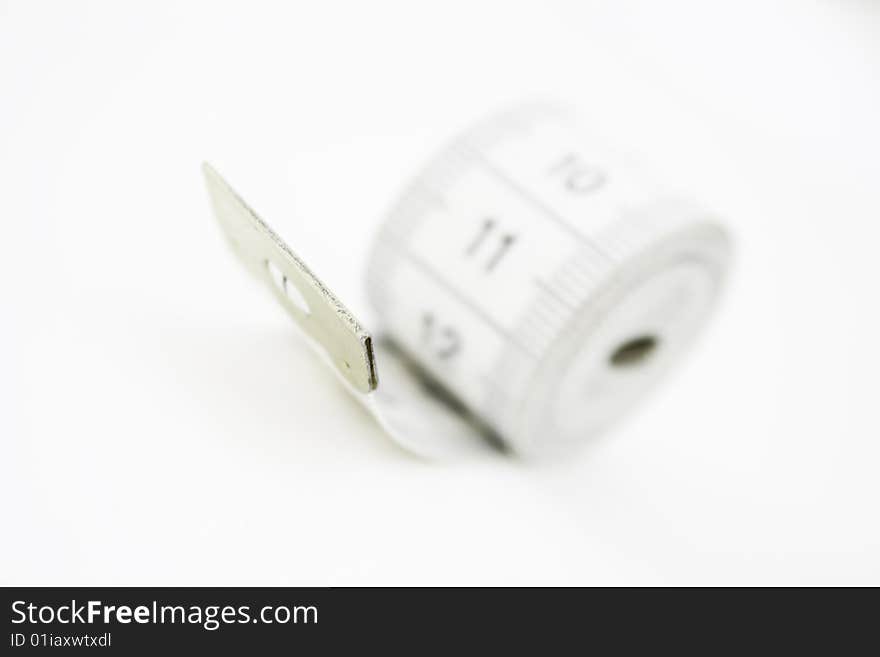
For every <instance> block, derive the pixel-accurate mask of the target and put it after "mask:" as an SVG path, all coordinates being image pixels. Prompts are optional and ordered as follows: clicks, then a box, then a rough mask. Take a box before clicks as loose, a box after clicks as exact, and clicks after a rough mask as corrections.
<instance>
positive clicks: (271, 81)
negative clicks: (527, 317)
mask: <svg viewBox="0 0 880 657" xmlns="http://www.w3.org/2000/svg"><path fill="white" fill-rule="evenodd" d="M534 99H539V100H560V101H563V102H567V103H571V104H574V105H576V106H578V107H579V108H580V109H581V111H582V113H583V115H584V116H585V117H586V119H587V122H588V124H590V125H591V127H592V128H594V129H595V131H596V133H597V134H600V135H601V136H603V137H605V138H606V139H607V141H610V142H612V143H615V144H617V145H618V146H620V147H621V148H623V149H627V150H629V151H630V152H632V153H634V154H636V155H637V156H638V157H640V158H641V159H643V160H645V161H646V162H648V164H649V165H650V166H654V167H655V168H658V169H660V170H661V171H662V172H663V174H664V176H666V177H667V178H668V179H670V180H673V181H675V182H677V183H678V184H679V186H680V187H682V188H685V189H689V190H691V191H692V192H693V194H694V196H695V197H696V198H698V199H700V200H702V201H703V202H705V203H707V204H709V205H710V206H712V207H713V208H715V209H716V210H717V211H718V212H719V213H721V214H723V215H724V216H726V217H727V218H728V221H729V225H730V226H731V228H732V230H733V231H734V233H735V235H736V237H737V246H738V259H737V268H736V272H735V276H734V278H733V281H732V285H731V287H730V288H729V290H728V294H727V296H726V299H725V301H724V304H723V305H722V308H721V312H720V313H718V315H717V316H716V317H715V321H714V322H713V324H712V327H711V330H710V331H709V332H708V333H707V334H706V336H705V339H703V340H702V341H701V343H700V344H699V346H698V348H697V349H696V350H695V352H694V353H693V355H692V357H691V358H690V359H689V360H688V362H687V363H686V364H685V365H684V366H683V367H682V368H680V369H679V370H677V372H676V373H675V375H674V376H673V377H672V378H671V380H669V382H668V384H667V385H666V386H664V387H662V389H661V390H659V391H658V392H657V393H656V394H655V395H653V396H652V397H651V399H650V400H648V402H647V403H646V404H644V405H643V406H641V407H640V408H639V410H638V411H637V412H636V413H634V414H633V415H632V417H630V418H629V419H628V420H627V421H626V422H625V423H623V424H622V425H619V426H618V427H617V428H616V430H615V431H613V432H612V433H611V434H610V435H608V436H607V437H606V438H604V439H602V440H599V441H597V442H595V443H593V444H592V445H590V446H589V447H588V448H587V449H586V450H585V451H584V452H583V453H581V454H579V455H577V456H576V457H573V458H571V459H568V460H566V461H565V462H562V463H553V464H547V463H542V464H532V463H527V462H523V461H521V460H517V459H513V458H504V457H500V456H495V457H486V458H484V459H478V460H474V461H469V462H464V463H459V464H456V465H430V464H426V463H423V462H421V461H418V460H416V459H413V458H411V457H409V456H407V455H406V454H404V453H403V452H401V451H400V450H399V449H397V448H395V447H394V446H393V445H392V444H391V443H390V442H389V441H388V440H387V439H386V438H385V436H383V434H382V433H381V432H380V430H379V429H377V428H376V427H375V426H374V425H373V424H372V423H371V422H370V421H369V418H368V417H367V416H366V414H365V413H364V412H363V411H362V410H361V409H360V408H359V407H358V406H357V405H356V404H355V403H354V402H352V401H351V400H350V399H348V398H347V397H346V396H345V395H344V394H343V391H342V389H341V388H340V386H339V384H338V383H337V382H336V380H335V379H334V377H333V376H332V375H329V374H328V373H326V372H325V371H324V369H323V367H322V364H321V363H320V362H319V361H318V360H317V359H316V358H314V357H313V356H312V355H311V353H310V352H309V351H308V350H307V348H306V347H305V346H303V345H302V344H301V343H300V342H299V341H298V339H297V335H296V333H295V331H294V330H293V329H292V328H291V326H290V321H289V319H288V318H287V316H286V315H285V314H284V313H283V311H282V310H281V309H280V308H278V307H276V305H275V304H274V303H273V302H272V300H271V299H270V297H269V295H268V294H267V293H266V292H265V291H264V290H263V289H261V288H259V287H258V286H257V285H256V284H254V283H253V281H251V280H250V279H248V278H247V277H246V276H245V275H244V274H243V272H242V271H241V270H240V268H239V266H238V264H237V263H236V262H235V261H234V259H233V257H232V255H231V253H230V252H229V250H228V249H227V248H226V246H225V244H224V242H223V240H222V238H221V236H220V235H219V231H218V230H217V228H216V226H215V225H214V223H213V219H212V217H211V215H210V212H209V208H208V204H207V201H206V195H205V192H204V189H203V186H202V181H201V179H200V172H199V163H200V162H201V161H202V160H203V159H208V160H211V161H212V162H213V163H214V164H215V165H216V166H217V167H218V168H219V169H220V170H221V171H222V172H223V173H224V174H225V175H226V176H227V177H228V178H229V179H230V180H231V181H232V182H233V184H234V185H235V186H236V187H237V188H238V189H239V190H240V191H241V192H242V193H243V194H244V195H245V197H246V198H247V199H248V200H249V201H250V202H251V204H252V205H254V206H255V207H256V208H257V209H258V211H260V213H261V214H262V215H263V216H264V217H266V218H267V219H268V220H269V221H270V222H271V223H272V224H273V225H274V226H275V227H276V228H277V229H278V230H279V232H280V233H281V234H282V235H284V236H285V237H286V238H287V240H288V241H289V242H290V243H291V244H293V245H294V247H295V248H296V249H298V250H299V252H300V253H302V254H304V256H306V258H307V259H308V260H309V261H310V263H311V264H312V265H313V266H314V268H315V269H316V270H317V271H318V272H319V273H320V274H321V276H322V277H323V278H324V279H325V280H326V281H327V282H328V283H329V284H330V285H331V287H333V288H335V289H337V291H338V292H339V293H340V296H342V297H343V298H344V299H346V300H347V301H349V303H350V305H351V306H352V307H353V309H354V310H356V311H357V310H360V309H364V304H363V301H362V293H361V289H360V283H361V281H360V279H359V271H360V270H359V267H360V265H361V263H362V261H363V256H364V251H365V246H364V242H365V240H366V239H367V237H368V236H369V235H370V233H371V231H372V230H373V229H374V228H375V226H376V225H377V223H378V222H379V220H380V219H381V217H382V214H383V212H384V211H385V210H386V209H387V208H388V206H389V204H390V203H391V201H392V200H393V198H394V195H395V192H396V191H397V189H398V188H399V186H400V183H401V182H402V181H403V180H404V179H405V177H406V176H407V175H409V174H410V173H412V171H413V169H414V167H415V166H416V165H417V164H418V163H419V162H421V161H423V160H424V159H425V157H426V156H428V155H429V154H430V152H431V151H432V150H433V149H434V148H435V147H436V146H437V145H439V144H440V143H441V142H442V141H443V139H444V138H445V137H446V136H447V135H449V134H451V133H454V132H455V131H457V130H458V129H459V128H461V127H463V126H465V125H466V124H467V123H469V122H470V121H472V120H473V119H475V118H479V117H482V116H483V115H485V114H486V113H487V112H489V111H492V110H496V109H499V108H502V107H504V106H505V105H507V104H509V103H512V102H517V101H521V100H534ZM878 117H880V8H878V6H877V5H876V4H873V3H870V2H858V1H856V0H846V1H840V2H789V3H779V2H769V3H768V2H760V3H750V2H737V3H706V2H693V3H682V2H662V3H660V2H645V3H643V4H640V3H611V2H609V3H585V2H574V1H572V2H552V1H550V0H541V1H539V2H530V3H517V2H493V3H487V2H474V1H473V0H470V1H467V2H452V1H449V0H446V1H444V2H442V3H439V2H438V3H431V4H428V3H419V2H379V1H371V2H351V3H338V2H309V3H306V2H303V3H280V2H279V3H273V4H265V5H263V4H259V3H254V2H241V3H237V4H224V3H220V2H206V3H204V4H201V5H200V4H196V3H177V2H175V3H161V2H145V3H142V4H137V3H109V2H108V3H86V2H77V3H74V2H56V3H47V2H12V3H10V2H0V192H2V193H0V222H2V224H0V225H2V237H0V275H2V279H0V280H2V283H0V285H2V288H0V291H2V296H0V320H2V321H0V393H2V394H0V438H2V440H0V445H2V447H0V449H2V452H0V512H2V518H0V532H2V536H0V581H2V582H4V583H20V584H217V585H219V584H279V585H280V584H300V585H328V584H334V585H335V584H362V583H370V584H625V583H632V584H663V583H672V584H813V583H829V584H845V583H873V584H880V524H878V501H880V478H878V466H880V420H878V406H880V405H878V396H880V385H878V372H880V346H878V342H880V318H878V296H880V295H878V292H877V287H878V283H880V256H878V245H877V242H878V238H880V228H878V225H880V185H878V173H880V157H878V153H880V118H878Z"/></svg>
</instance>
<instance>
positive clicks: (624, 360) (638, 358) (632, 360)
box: [608, 335, 659, 367]
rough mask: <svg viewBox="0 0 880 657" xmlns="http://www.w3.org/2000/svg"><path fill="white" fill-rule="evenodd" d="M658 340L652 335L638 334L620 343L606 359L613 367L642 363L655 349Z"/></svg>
mask: <svg viewBox="0 0 880 657" xmlns="http://www.w3.org/2000/svg"><path fill="white" fill-rule="evenodd" d="M658 342H659V341H658V340H657V338H656V337H655V336H653V335H638V336H636V337H634V338H631V339H629V340H627V341H626V342H623V343H621V345H620V346H619V347H617V349H615V350H614V351H612V352H611V356H610V357H609V358H608V361H609V362H610V363H611V364H612V365H614V366H615V367H632V366H634V365H638V364H640V363H644V362H645V361H646V360H647V359H648V358H649V357H650V356H651V354H652V353H654V351H655V350H656V349H657V344H658Z"/></svg>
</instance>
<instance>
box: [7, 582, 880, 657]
mask: <svg viewBox="0 0 880 657" xmlns="http://www.w3.org/2000/svg"><path fill="white" fill-rule="evenodd" d="M0 590H2V597H3V607H4V611H3V618H4V629H5V634H4V636H3V639H2V644H3V650H2V652H3V654H9V655H16V654H21V655H27V654H34V653H41V654H42V653H46V652H50V651H51V652H53V653H54V654H67V652H68V651H73V652H75V653H84V652H87V651H88V652H92V653H94V652H99V653H115V654H126V655H131V654H156V653H157V652H160V651H161V652H169V651H170V652H171V653H172V654H176V653H177V652H183V651H190V650H195V651H199V652H200V653H201V652H204V651H209V650H222V651H224V652H227V651H232V652H242V653H250V652H252V651H254V650H272V651H273V652H278V651H281V650H283V651H285V652H290V651H291V650H307V651H309V654H312V653H315V652H326V651H328V650H336V649H339V650H342V649H347V650H351V649H353V648H355V649H356V648H360V649H362V650H366V649H370V650H378V649H383V648H398V649H405V650H406V651H407V652H409V653H415V654H418V653H421V652H426V651H429V650H431V651H433V650H436V649H437V648H439V647H445V648H446V649H447V650H454V651H459V650H463V651H465V652H468V651H470V650H473V649H474V648H476V647H477V646H483V647H486V648H489V649H493V652H494V651H495V650H497V649H499V648H501V647H502V646H505V645H508V646H514V647H520V648H521V647H523V646H524V645H527V644H530V645H540V646H542V647H543V649H542V650H541V652H542V653H543V652H545V651H549V652H550V653H557V652H584V651H587V650H589V649H596V648H599V647H602V646H604V647H606V648H616V649H626V650H627V651H629V650H636V649H644V648H645V647H646V645H647V646H651V645H653V646H655V647H661V646H665V647H678V648H683V647H686V646H691V647H695V648H698V649H699V648H702V649H705V650H712V651H714V649H716V648H723V647H726V648H732V647H737V648H738V649H748V650H753V649H755V648H770V647H776V648H779V649H791V648H792V646H794V645H796V644H799V643H803V644H807V645H809V646H810V647H811V648H814V649H815V648H817V647H821V646H824V647H825V648H827V649H828V650H833V651H835V652H840V650H841V649H843V648H845V647H847V646H848V645H849V646H858V645H860V644H861V643H862V637H865V638H866V640H868V641H869V643H868V644H865V646H867V645H872V644H875V642H876V637H875V636H872V635H870V634H869V631H871V630H872V628H873V626H874V624H875V623H876V618H877V611H878V604H877V600H878V596H877V591H876V590H867V589H864V590H848V591H845V590H828V589H826V590H805V589H801V590H783V589H775V590H748V589H734V590H709V589H695V590H686V589H677V590H662V589H642V590H640V589H628V590H627V589H553V590H548V589H307V588H303V589H291V588H195V589H190V588H7V589H0ZM645 642H647V644H646V643H645Z"/></svg>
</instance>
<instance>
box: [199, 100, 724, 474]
mask: <svg viewBox="0 0 880 657" xmlns="http://www.w3.org/2000/svg"><path fill="white" fill-rule="evenodd" d="M204 170H205V176H206V180H207V185H208V190H209V192H210V196H211V199H212V203H213V206H214V210H215V213H216V215H217V218H218V219H219V221H220V224H221V226H222V227H223V229H224V232H225V233H226V235H227V237H228V238H229V241H230V242H231V243H232V245H233V247H234V248H235V250H236V251H237V253H238V254H239V256H240V257H241V259H242V260H243V261H244V263H245V264H246V265H248V267H249V268H250V269H251V270H252V271H253V272H254V273H255V274H256V275H257V276H259V277H260V278H262V279H264V280H265V281H266V282H267V283H268V284H269V285H270V287H271V288H272V289H273V290H274V293H275V296H276V297H277V298H278V299H279V301H280V302H281V303H282V304H283V305H284V306H285V307H286V308H287V309H288V311H289V312H290V313H291V315H292V316H293V318H294V319H295V320H296V322H297V324H298V325H299V326H300V328H301V329H302V330H303V332H304V333H305V335H306V336H307V337H308V338H309V340H310V342H311V343H312V344H313V345H314V346H315V347H316V349H317V350H318V351H319V352H320V353H321V354H323V355H324V356H325V357H326V359H327V360H328V362H329V363H330V364H331V365H332V367H333V369H335V371H336V372H337V373H338V374H339V375H340V376H341V378H342V380H343V381H344V382H345V383H346V385H347V387H348V388H349V390H350V391H351V392H352V393H353V394H354V396H355V397H356V398H358V399H359V400H361V401H362V402H363V403H364V404H365V405H366V406H367V408H368V409H369V410H370V411H371V412H372V414H373V415H374V416H375V417H376V418H377V420H378V421H379V422H380V423H381V424H382V426H383V427H384V428H385V429H386V430H387V432H388V433H389V434H390V435H391V436H392V437H393V438H394V439H395V440H396V441H397V442H398V443H399V444H401V445H403V446H404V447H406V448H408V449H410V450H412V451H414V452H416V453H418V454H421V455H423V456H427V457H438V458H443V457H449V456H456V455H460V454H462V453H466V452H469V451H472V450H475V449H484V448H485V445H486V443H487V440H485V439H487V438H488V442H490V443H493V444H495V445H501V446H505V447H507V448H511V449H513V450H514V451H516V452H519V453H522V454H527V455H531V454H536V453H540V452H554V451H559V450H565V449H567V448H569V447H570V446H572V445H574V444H577V443H580V442H582V441H584V440H585V439H586V438H588V437H590V436H592V435H594V434H596V433H597V432H599V431H600V430H602V429H604V428H605V427H606V426H607V425H609V424H610V423H611V422H612V421H613V420H614V419H615V418H617V417H619V416H620V415H621V414H623V413H624V412H625V410H626V409H627V408H629V407H630V406H631V405H632V404H633V403H634V402H635V401H636V400H637V399H638V398H639V397H641V396H642V395H643V394H644V393H645V392H646V391H647V390H648V389H649V388H650V387H651V386H652V384H653V383H655V382H656V381H657V380H658V378H660V377H661V375H662V374H663V373H664V372H665V371H666V370H667V369H668V368H669V366H670V365H671V364H672V363H673V362H675V361H676V360H677V359H678V358H679V356H681V354H682V353H683V352H684V351H685V350H686V348H687V346H688V345H689V344H690V343H691V342H692V339H693V337H694V335H695V334H696V332H697V331H698V329H699V328H700V327H701V325H702V324H703V323H704V320H705V319H706V317H707V316H708V314H709V312H710V310H711V308H712V307H713V305H714V301H715V299H716V297H717V295H718V292H719V289H720V287H721V285H722V282H723V279H724V277H725V274H726V272H727V269H728V262H729V254H730V243H729V239H728V237H727V235H726V233H725V231H724V229H723V228H722V227H721V226H720V225H719V224H718V222H717V221H716V220H715V219H714V218H713V217H712V215H711V214H709V213H708V212H706V211H705V210H704V209H702V208H701V207H699V206H698V205H696V204H694V203H691V202H689V201H686V200H682V199H680V198H678V197H675V196H671V195H670V194H668V193H666V192H664V191H663V190H662V189H658V188H657V187H656V186H655V185H653V184H652V183H650V182H648V181H647V180H646V179H645V178H644V177H643V176H640V175H639V174H638V173H637V172H636V170H635V169H634V168H633V167H632V165H630V164H629V163H628V162H627V161H626V160H625V159H623V158H621V157H620V156H618V155H616V154H614V153H613V152H610V151H608V150H607V149H605V148H603V147H601V146H598V145H597V144H595V143H592V142H591V141H590V140H589V139H586V138H584V137H582V136H580V135H579V132H578V130H577V128H576V123H575V122H574V120H573V119H572V118H571V117H570V116H569V115H568V114H566V113H564V112H560V111H556V110H551V109H546V108H525V109H519V110H517V111H512V112H508V113H506V114H503V115H499V116H495V117H493V118H491V119H489V120H487V121H484V122H482V123H480V124H478V125H477V126H476V127H474V128H473V129H471V130H469V131H467V132H466V133H464V134H463V135H461V136H460V137H458V138H457V139H455V140H453V141H452V143H451V144H450V145H449V146H448V147H447V148H446V149H445V150H443V151H442V152H441V153H440V154H439V155H438V156H437V157H435V158H434V160H433V161H431V162H430V163H429V164H428V166H427V167H425V168H424V170H422V171H421V173H419V174H418V175H417V176H416V177H415V179H414V180H413V181H411V183H410V184H409V186H408V187H407V189H406V190H405V191H404V193H403V194H402V196H401V197H400V200H399V202H398V203H397V205H396V206H395V207H394V209H393V211H392V212H391V213H390V216H389V217H388V218H387V220H386V221H385V222H384V224H383V225H382V226H381V228H380V230H379V232H378V235H377V237H376V240H375V244H374V245H373V248H372V251H371V254H370V258H369V265H368V270H367V275H366V281H367V290H368V294H369V298H370V301H371V305H372V306H373V309H374V310H375V311H376V317H377V322H376V323H375V327H374V332H370V331H367V329H366V328H365V327H364V325H363V324H361V323H360V322H359V321H358V320H357V319H356V318H355V317H354V316H353V315H352V314H351V312H349V311H348V310H347V309H346V308H345V306H344V305H343V304H342V303H341V302H340V301H339V300H338V299H337V298H336V296H335V295H334V294H333V293H332V292H331V291H330V290H329V289H328V288H327V287H326V286H325V285H324V284H323V283H321V281H320V280H319V279H318V278H317V277H316V276H315V275H314V274H313V273H312V272H311V271H310V270H309V269H308V267H307V266H306V265H305V263H304V262H303V261H302V260H301V259H300V258H299V257H298V256H297V255H296V254H295V253H294V252H293V251H292V250H291V249H290V248H289V247H288V246H287V245H286V244H285V243H284V242H283V241H282V240H281V239H280V238H279V237H278V236H277V235H276V234H275V233H274V232H273V231H272V230H271V229H270V228H269V227H268V226H267V225H266V224H265V223H264V222H263V221H262V220H261V219H260V218H259V217H258V216H257V215H256V214H255V213H254V212H253V211H252V210H251V209H250V208H249V207H248V206H247V205H246V204H245V203H244V202H243V201H242V200H241V198H240V197H239V196H238V195H237V194H236V193H235V192H234V191H233V190H232V189H231V188H230V187H229V186H228V184H226V183H225V181H224V180H223V179H222V178H221V177H220V176H219V175H218V174H217V173H216V171H214V170H213V169H212V168H210V167H209V166H207V165H206V166H205V169H204Z"/></svg>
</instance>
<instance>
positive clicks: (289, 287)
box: [266, 260, 311, 315]
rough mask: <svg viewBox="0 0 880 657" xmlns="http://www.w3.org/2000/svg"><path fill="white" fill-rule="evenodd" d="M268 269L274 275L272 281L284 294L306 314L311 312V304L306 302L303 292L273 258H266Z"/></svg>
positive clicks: (270, 274)
mask: <svg viewBox="0 0 880 657" xmlns="http://www.w3.org/2000/svg"><path fill="white" fill-rule="evenodd" d="M266 269H268V270H269V276H271V277H272V282H273V283H274V284H275V286H276V287H277V288H278V289H279V290H281V292H283V293H284V296H286V297H287V298H288V299H290V302H291V303H292V304H293V305H294V306H296V307H297V308H299V309H300V310H301V311H302V312H304V313H305V314H306V315H309V314H311V310H309V304H308V302H306V299H305V297H304V296H303V295H302V292H300V291H299V290H297V289H296V285H294V284H293V283H291V282H290V281H289V280H288V279H287V276H285V275H284V273H283V272H282V271H281V270H280V269H279V268H278V267H277V266H276V265H275V263H274V262H272V261H271V260H266Z"/></svg>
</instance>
